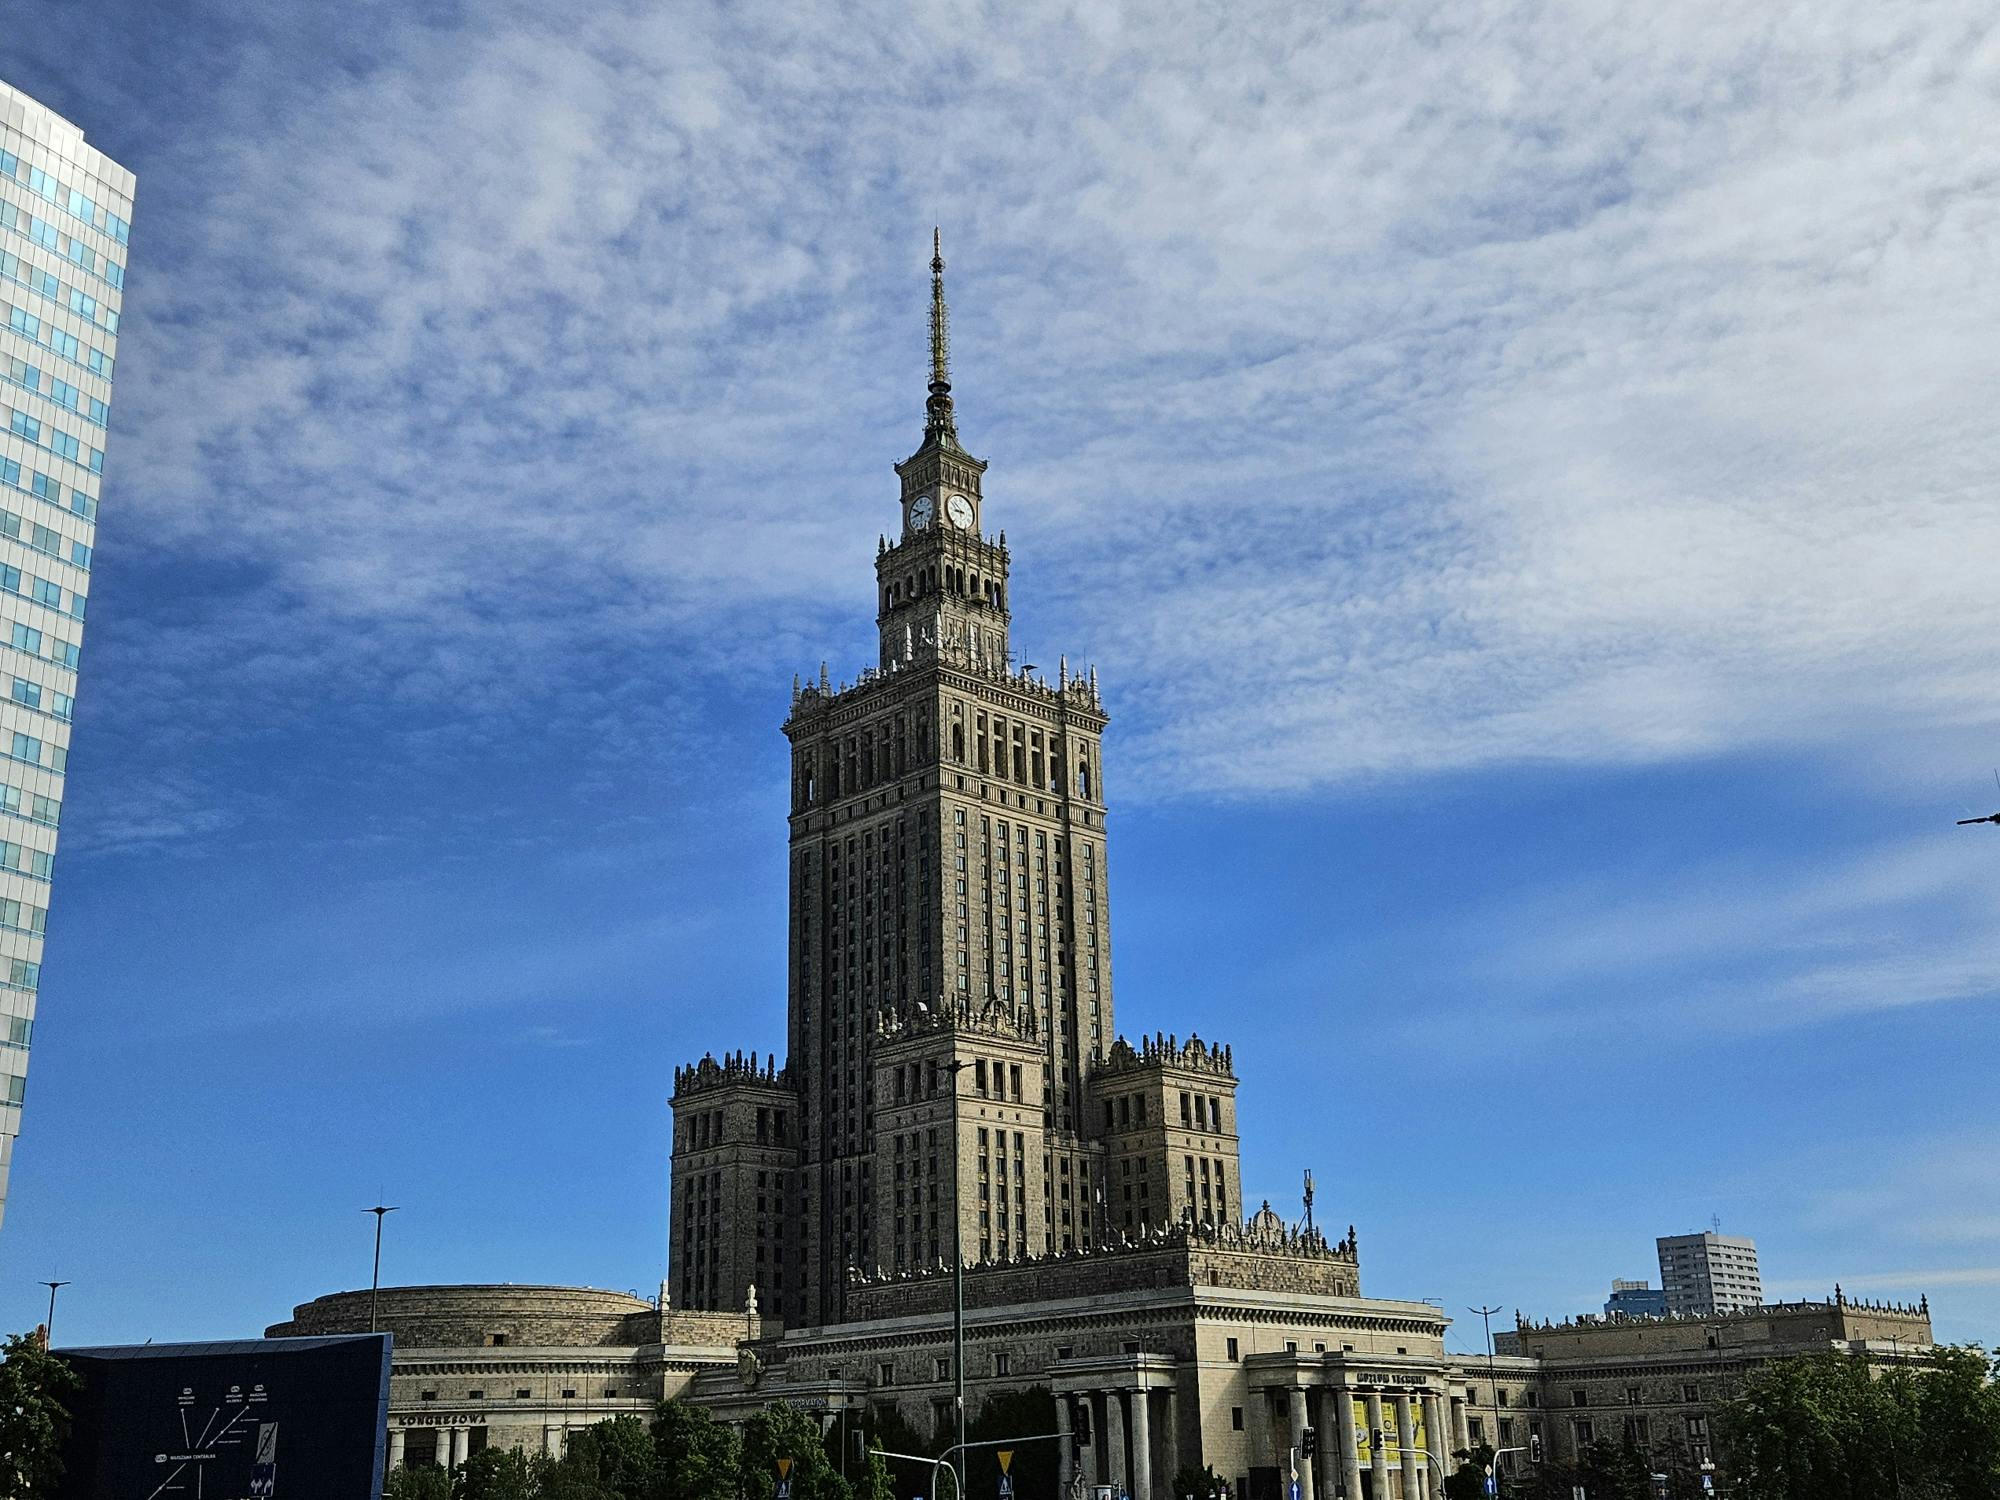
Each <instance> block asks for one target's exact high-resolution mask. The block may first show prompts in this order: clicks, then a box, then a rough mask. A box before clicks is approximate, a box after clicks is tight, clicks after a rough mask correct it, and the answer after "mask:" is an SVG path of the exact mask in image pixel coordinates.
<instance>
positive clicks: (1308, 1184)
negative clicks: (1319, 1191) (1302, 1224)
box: [1306, 1167, 1313, 1234]
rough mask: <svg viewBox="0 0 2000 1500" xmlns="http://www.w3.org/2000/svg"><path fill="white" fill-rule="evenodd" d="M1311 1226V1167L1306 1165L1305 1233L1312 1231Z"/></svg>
mask: <svg viewBox="0 0 2000 1500" xmlns="http://www.w3.org/2000/svg"><path fill="white" fill-rule="evenodd" d="M1312 1227H1313V1169H1312V1168H1311V1167H1307V1168H1306V1233H1307V1234H1311V1233H1312Z"/></svg>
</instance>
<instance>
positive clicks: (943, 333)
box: [924, 228, 963, 451]
mask: <svg viewBox="0 0 2000 1500" xmlns="http://www.w3.org/2000/svg"><path fill="white" fill-rule="evenodd" d="M933 443H936V444H940V445H942V446H944V447H947V448H953V449H957V448H958V424H957V423H956V422H955V421H954V420H953V418H952V411H951V313H950V310H949V309H947V308H946V307H945V304H944V239H943V235H942V234H941V232H940V231H939V230H937V229H935V228H933V229H932V230H931V395H930V400H928V401H926V402H925V403H924V446H925V447H929V446H931V445H932V444H933ZM960 451H963V450H962V449H961V450H960Z"/></svg>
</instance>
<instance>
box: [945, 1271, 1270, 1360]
mask: <svg viewBox="0 0 2000 1500" xmlns="http://www.w3.org/2000/svg"><path fill="white" fill-rule="evenodd" d="M954 1274H956V1273H954ZM1242 1357H1243V1353H1242V1350H1241V1349H1240V1348H1238V1346H1237V1343H1236V1340H1235V1339H1231V1340H1229V1359H1230V1362H1231V1363H1232V1364H1233V1363H1235V1362H1236V1361H1237V1360H1239V1359H1241V1358H1242Z"/></svg>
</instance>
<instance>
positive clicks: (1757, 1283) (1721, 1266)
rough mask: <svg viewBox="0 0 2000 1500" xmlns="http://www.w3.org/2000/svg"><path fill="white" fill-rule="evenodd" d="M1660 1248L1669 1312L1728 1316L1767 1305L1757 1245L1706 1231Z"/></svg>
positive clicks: (1667, 1240)
mask: <svg viewBox="0 0 2000 1500" xmlns="http://www.w3.org/2000/svg"><path fill="white" fill-rule="evenodd" d="M1656 1243H1657V1244H1658V1245H1659V1249H1660V1285H1661V1286H1662V1287H1664V1288H1665V1289H1666V1299H1667V1311H1668V1312H1676V1313H1698V1314H1705V1313H1724V1312H1734V1311H1735V1310H1736V1309H1737V1308H1739V1307H1758V1306H1761V1305H1762V1304H1763V1301H1764V1280H1763V1278H1762V1277H1761V1276H1759V1275H1758V1274H1757V1242H1756V1241H1755V1240H1748V1239H1742V1238H1739V1237H1737V1236H1735V1235H1727V1234H1715V1233H1713V1232H1711V1231H1703V1232H1702V1233H1701V1234H1669V1235H1663V1236H1662V1237H1661V1238H1660V1239H1659V1240H1658V1241H1656Z"/></svg>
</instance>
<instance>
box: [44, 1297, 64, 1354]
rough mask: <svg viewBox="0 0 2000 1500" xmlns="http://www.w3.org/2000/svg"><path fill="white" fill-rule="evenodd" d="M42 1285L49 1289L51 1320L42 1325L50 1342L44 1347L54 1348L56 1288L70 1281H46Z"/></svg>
mask: <svg viewBox="0 0 2000 1500" xmlns="http://www.w3.org/2000/svg"><path fill="white" fill-rule="evenodd" d="M42 1285H43V1286H45V1287H47V1288H48V1289H49V1320H48V1322H46V1323H44V1324H43V1325H42V1333H43V1336H44V1337H46V1338H47V1339H48V1343H47V1344H46V1345H45V1346H44V1347H45V1348H49V1349H53V1348H54V1347H55V1345H56V1289H57V1288H58V1287H65V1286H68V1285H69V1283H68V1282H67V1281H45V1282H43V1283H42Z"/></svg>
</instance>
